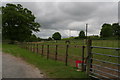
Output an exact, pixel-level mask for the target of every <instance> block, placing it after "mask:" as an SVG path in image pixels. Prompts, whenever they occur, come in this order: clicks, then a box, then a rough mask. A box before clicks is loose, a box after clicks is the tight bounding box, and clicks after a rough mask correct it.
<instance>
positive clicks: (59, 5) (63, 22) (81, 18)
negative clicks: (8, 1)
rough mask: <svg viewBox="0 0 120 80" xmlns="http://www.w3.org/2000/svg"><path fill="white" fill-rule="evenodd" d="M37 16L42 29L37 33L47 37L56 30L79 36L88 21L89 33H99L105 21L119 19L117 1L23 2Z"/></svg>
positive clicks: (110, 21) (111, 21)
mask: <svg viewBox="0 0 120 80" xmlns="http://www.w3.org/2000/svg"><path fill="white" fill-rule="evenodd" d="M20 4H22V5H23V6H24V7H26V8H28V9H30V10H31V11H32V12H33V14H34V15H35V16H36V21H37V22H39V23H40V24H41V31H40V32H38V33H35V34H36V35H37V36H39V37H44V38H47V37H49V36H51V35H52V34H53V33H54V32H60V33H61V34H62V36H63V37H68V36H69V30H70V29H71V30H72V32H71V35H73V36H77V35H78V31H80V30H85V24H86V23H88V24H89V26H88V34H89V35H91V34H99V33H100V29H101V26H102V24H103V23H113V22H117V20H118V9H117V7H118V6H117V2H35V3H31V2H23V3H22V2H21V3H20ZM75 31H76V32H75Z"/></svg>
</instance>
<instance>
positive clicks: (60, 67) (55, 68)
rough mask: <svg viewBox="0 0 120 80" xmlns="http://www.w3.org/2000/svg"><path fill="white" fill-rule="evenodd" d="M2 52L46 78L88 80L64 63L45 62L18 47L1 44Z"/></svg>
mask: <svg viewBox="0 0 120 80" xmlns="http://www.w3.org/2000/svg"><path fill="white" fill-rule="evenodd" d="M2 50H3V52H5V53H10V54H12V55H14V56H16V57H21V58H22V59H24V60H25V61H27V62H28V63H30V64H33V65H35V66H36V67H38V68H39V69H40V70H42V71H43V72H44V73H45V75H46V76H47V77H48V78H88V76H87V75H86V74H85V72H77V71H76V69H75V68H73V67H70V66H65V64H64V63H62V62H59V61H54V60H51V59H49V60H47V59H46V58H45V57H42V56H41V55H39V54H36V53H32V52H30V51H28V50H25V49H22V48H20V47H19V46H18V45H10V44H3V45H2Z"/></svg>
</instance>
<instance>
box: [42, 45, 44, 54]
mask: <svg viewBox="0 0 120 80" xmlns="http://www.w3.org/2000/svg"><path fill="white" fill-rule="evenodd" d="M43 52H44V45H42V55H43Z"/></svg>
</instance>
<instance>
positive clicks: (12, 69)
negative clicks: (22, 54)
mask: <svg viewBox="0 0 120 80" xmlns="http://www.w3.org/2000/svg"><path fill="white" fill-rule="evenodd" d="M2 77H3V78H43V77H44V76H43V74H42V72H41V71H40V70H39V69H38V68H36V67H35V66H33V65H30V64H28V63H26V62H25V61H24V60H22V59H21V58H16V57H14V56H12V55H10V54H5V53H3V54H2Z"/></svg>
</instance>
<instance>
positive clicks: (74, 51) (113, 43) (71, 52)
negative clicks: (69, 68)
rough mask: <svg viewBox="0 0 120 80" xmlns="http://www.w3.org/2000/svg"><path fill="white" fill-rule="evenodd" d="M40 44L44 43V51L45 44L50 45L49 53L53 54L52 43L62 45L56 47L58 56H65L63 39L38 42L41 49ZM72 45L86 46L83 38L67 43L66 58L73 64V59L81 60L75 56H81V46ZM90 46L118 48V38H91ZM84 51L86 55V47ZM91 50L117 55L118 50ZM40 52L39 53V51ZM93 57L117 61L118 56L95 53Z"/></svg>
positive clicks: (53, 47)
mask: <svg viewBox="0 0 120 80" xmlns="http://www.w3.org/2000/svg"><path fill="white" fill-rule="evenodd" d="M41 45H45V46H44V48H45V49H44V50H45V51H47V45H50V54H53V55H55V46H54V45H58V46H59V45H62V46H59V47H58V57H59V56H63V58H64V57H65V54H66V45H67V44H65V41H64V40H61V41H58V42H57V43H56V42H54V41H49V42H43V43H40V45H39V49H41ZM74 45H78V46H83V45H84V46H86V45H85V42H84V41H83V40H80V41H79V40H72V41H71V43H70V44H69V46H70V47H69V49H68V59H72V60H73V62H68V63H72V64H74V62H75V60H81V59H80V58H77V57H81V56H82V48H80V47H78V48H76V47H74ZM92 46H100V47H113V48H118V40H93V41H92ZM84 51H85V57H86V48H85V50H84ZM92 52H94V53H101V54H108V55H114V56H119V54H118V51H116V50H111V49H98V48H93V49H92ZM40 53H41V51H40ZM73 56H75V57H73ZM93 58H95V59H99V60H104V61H109V62H114V63H118V58H114V57H108V56H104V55H96V54H94V55H93ZM94 62H95V63H98V62H96V61H94ZM98 64H99V63H98Z"/></svg>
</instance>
